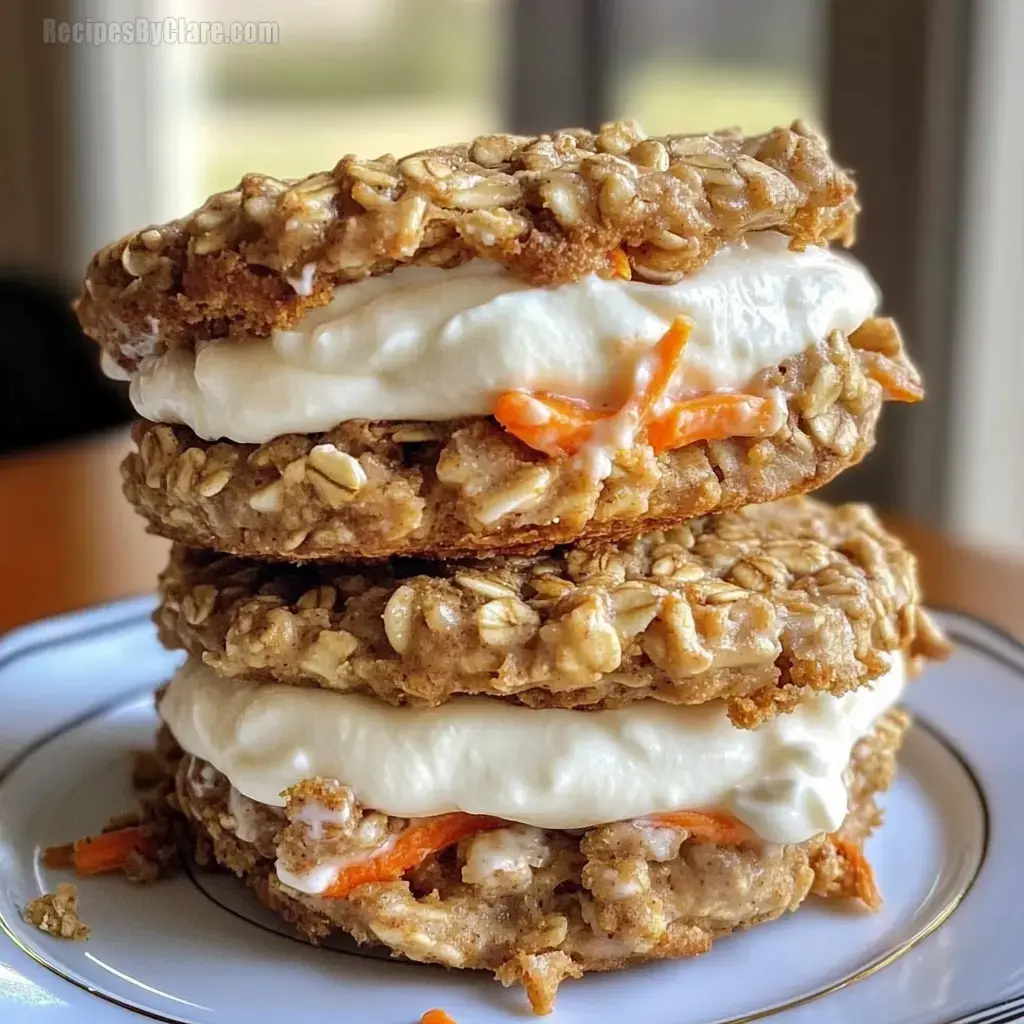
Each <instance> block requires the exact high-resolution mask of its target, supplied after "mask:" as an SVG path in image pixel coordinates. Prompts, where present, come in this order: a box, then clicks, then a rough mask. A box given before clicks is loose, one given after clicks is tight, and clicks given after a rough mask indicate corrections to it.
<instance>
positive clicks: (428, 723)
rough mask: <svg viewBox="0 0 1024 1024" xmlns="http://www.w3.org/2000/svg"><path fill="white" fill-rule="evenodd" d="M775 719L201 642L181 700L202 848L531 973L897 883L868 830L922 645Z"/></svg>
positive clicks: (179, 722) (703, 945)
mask: <svg viewBox="0 0 1024 1024" xmlns="http://www.w3.org/2000/svg"><path fill="white" fill-rule="evenodd" d="M885 660H886V663H887V664H886V668H885V671H884V672H883V673H882V674H881V675H879V676H878V677H877V678H876V679H874V680H873V682H872V683H871V684H870V685H867V686H861V687H859V688H857V689H854V690H852V691H850V692H848V693H846V694H844V695H842V696H839V697H837V696H833V695H832V694H829V693H817V694H810V695H806V696H804V697H803V699H802V700H801V701H800V702H799V704H798V706H796V707H795V708H794V709H793V710H792V711H791V712H790V713H789V714H784V715H777V716H776V717H774V718H772V719H770V720H767V721H764V722H762V723H761V725H760V726H759V727H758V728H756V729H740V728H737V727H736V726H735V725H734V724H733V723H732V722H730V720H729V717H728V715H727V714H726V708H725V707H724V705H723V703H722V702H721V701H717V700H712V701H708V702H706V703H704V704H701V705H699V706H681V705H674V704H669V703H666V702H664V701H658V700H644V701H635V702H633V703H630V704H628V705H626V706H624V707H620V708H609V709H599V710H590V711H580V710H574V709H565V708H534V707H526V706H523V705H521V704H517V703H514V702H509V701H506V700H501V699H497V698H495V697H493V696H466V695H461V696H456V697H454V698H453V699H452V700H450V701H448V702H447V703H445V704H442V705H440V706H438V707H416V706H410V705H404V706H393V705H390V704H388V703H386V702H385V701H382V700H379V699H378V698H377V697H376V696H373V695H369V694H366V693H360V692H350V693H344V692H338V691H335V690H330V689H325V688H322V687H319V686H290V685H287V684H282V683H273V682H263V681H261V680H260V679H259V678H258V676H257V675H254V676H253V677H250V678H246V677H242V676H239V677H233V678H227V677H223V676H218V674H217V672H216V671H215V669H214V668H213V667H211V666H210V665H209V664H204V662H203V661H202V660H200V659H199V658H198V657H193V658H191V659H189V660H188V661H187V662H186V663H185V665H184V666H183V667H182V668H181V669H180V670H179V672H178V673H177V674H176V675H175V676H174V678H173V679H172V680H171V681H170V683H169V684H168V686H167V688H166V690H165V691H164V693H163V695H162V697H161V699H160V702H159V712H160V715H161V717H162V719H163V721H164V723H165V725H166V728H167V729H168V730H169V733H170V735H171V736H172V737H173V739H174V741H175V743H165V744H164V747H165V749H170V750H171V756H170V760H169V763H168V765H167V771H168V773H170V774H173V775H174V777H175V794H176V807H177V808H178V809H179V810H180V812H181V814H182V815H183V816H184V818H185V823H186V826H187V829H188V831H189V832H190V833H191V835H192V837H193V840H194V842H195V844H196V850H197V855H198V858H199V860H200V862H201V863H206V864H211V863H213V864H219V865H222V866H224V867H226V868H228V869H229V870H231V871H233V872H234V873H235V874H237V875H239V876H240V877H241V878H242V879H244V880H245V882H247V883H248V884H249V885H250V886H252V887H253V889H254V890H255V892H256V893H257V895H258V896H259V898H260V899H261V900H262V901H263V902H264V903H266V904H267V905H268V906H269V907H271V908H272V909H274V910H276V911H277V912H279V913H280V914H282V915H283V916H284V917H285V918H286V919H287V920H288V921H289V922H291V923H292V924H293V925H295V926H296V927H297V928H298V929H299V931H300V932H301V933H302V934H303V935H304V936H305V937H307V938H308V939H310V940H311V941H314V942H316V941H320V940H322V939H324V938H325V937H327V936H329V935H330V934H331V933H332V932H343V933H346V934H348V935H350V936H352V937H354V938H355V939H356V940H357V941H358V942H360V943H371V944H374V945H378V946H380V945H383V946H385V947H386V948H388V949H390V950H391V951H392V952H393V953H394V954H396V955H401V956H404V957H407V958H409V959H412V960H417V961H422V962H429V963H439V964H444V965H446V966H448V967H453V968H464V969H484V970H489V971H493V972H494V973H495V975H496V976H497V978H498V979H499V980H500V981H502V982H504V983H505V984H511V983H514V982H521V983H522V984H523V985H525V987H526V990H527V993H528V995H529V998H530V1002H531V1004H532V1006H533V1008H534V1010H535V1011H536V1012H538V1013H546V1012H548V1011H549V1010H550V1009H551V1005H552V1001H553V998H554V995H555V990H556V988H557V986H558V984H559V982H560V981H561V980H562V979H563V978H567V977H570V978H574V977H579V976H580V975H581V974H583V973H584V972H586V971H606V970H615V969H619V968H623V967H627V966H630V965H633V964H637V963H642V962H644V961H648V960H655V959H666V958H678V957H690V956H694V955H697V954H700V953H703V952H705V951H707V950H708V949H709V948H710V946H711V943H712V941H713V940H716V939H718V938H720V937H722V936H725V935H728V934H729V933H730V932H732V931H735V930H737V929H742V928H747V927H750V926H752V925H756V924H760V923H762V922H765V921H770V920H772V919H773V918H776V917H778V916H780V915H781V914H783V913H784V912H786V911H788V910H795V909H796V908H797V907H799V906H800V905H801V904H802V903H803V901H804V900H805V899H806V898H807V897H808V896H809V895H811V894H816V895H819V896H826V897H830V896H845V897H853V898H855V899H858V900H860V901H862V902H863V903H864V904H866V905H867V906H868V907H876V906H877V905H878V904H879V902H880V895H879V891H878V889H877V887H876V885H875V883H874V880H873V877H872V872H871V868H870V866H869V863H868V860H867V859H866V857H865V854H864V852H863V843H864V841H865V839H866V838H867V837H868V835H869V834H870V833H871V832H872V831H873V829H874V828H875V827H876V826H877V825H878V824H879V822H880V814H879V810H878V807H877V805H876V802H875V798H876V795H877V794H878V793H879V792H881V791H882V790H884V789H885V788H886V787H887V786H888V785H889V783H890V781H891V779H892V777H893V773H894V770H895V759H896V753H897V750H898V748H899V745H900V741H901V739H902V736H903V734H904V731H905V729H906V728H907V725H908V718H907V715H906V714H905V713H904V712H902V711H901V710H900V709H899V708H898V707H897V702H898V700H899V698H900V695H901V693H902V690H903V687H904V683H905V680H906V678H907V674H908V669H909V668H910V667H911V666H910V659H908V657H907V656H906V655H905V654H904V653H903V652H901V651H895V652H894V653H892V654H891V655H888V656H886V657H885Z"/></svg>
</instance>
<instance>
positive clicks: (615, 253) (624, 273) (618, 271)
mask: <svg viewBox="0 0 1024 1024" xmlns="http://www.w3.org/2000/svg"><path fill="white" fill-rule="evenodd" d="M608 258H609V259H610V260H611V263H612V271H613V273H614V275H615V276H616V277H621V278H622V280H623V281H631V280H632V279H633V270H632V268H631V267H630V265H629V257H628V256H627V255H626V254H625V253H624V252H623V251H622V250H621V249H612V251H611V252H610V253H608Z"/></svg>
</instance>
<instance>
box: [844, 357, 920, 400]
mask: <svg viewBox="0 0 1024 1024" xmlns="http://www.w3.org/2000/svg"><path fill="white" fill-rule="evenodd" d="M860 356H861V365H862V366H863V367H864V372H865V374H866V375H867V376H868V377H869V378H870V379H871V380H873V381H877V382H878V383H879V384H881V385H882V393H883V394H884V395H885V397H886V398H888V399H889V401H890V402H920V401H921V399H923V398H924V388H923V387H922V386H921V382H920V381H919V380H918V379H917V376H916V375H915V374H914V372H913V371H912V370H910V369H909V368H908V367H905V366H901V365H900V364H899V363H895V362H893V361H892V360H891V359H886V358H885V357H884V356H881V355H880V354H879V353H877V352H862V353H860Z"/></svg>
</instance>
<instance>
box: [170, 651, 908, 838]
mask: <svg viewBox="0 0 1024 1024" xmlns="http://www.w3.org/2000/svg"><path fill="white" fill-rule="evenodd" d="M903 684H904V666H903V661H902V658H899V659H897V660H896V661H894V663H893V667H892V669H891V670H890V671H889V672H888V673H887V675H885V676H884V677H883V678H881V679H879V680H877V681H876V682H875V683H874V684H872V685H870V686H863V687H860V688H859V689H857V690H854V691H852V692H851V693H848V694H846V695H845V696H843V697H838V698H837V697H832V696H830V695H828V694H820V695H815V696H812V697H809V698H807V699H806V700H805V701H804V702H803V703H802V704H801V705H800V707H799V708H798V709H797V710H796V711H794V712H793V713H792V714H788V715H780V716H778V717H777V718H774V719H771V720H770V721H767V722H765V723H763V724H762V725H761V726H760V727H759V728H757V729H753V730H744V729H737V728H735V727H734V726H733V725H732V724H731V723H730V722H729V720H728V718H727V717H726V714H725V709H724V707H723V706H722V705H721V704H720V703H717V702H715V703H710V704H705V705H700V706H695V707H681V706H675V705H671V704H665V703H663V702H660V701H638V702H636V703H633V704H631V705H629V706H628V707H625V708H621V709H617V710H612V711H591V712H579V711H567V710H554V709H552V710H538V709H534V708H526V707H521V706H518V705H514V704H508V703H505V702H503V701H498V700H494V699H493V698H487V697H462V698H457V699H455V700H452V701H449V702H448V703H446V704H443V705H441V706H440V707H437V708H411V707H392V706H390V705H388V704H384V703H383V702H381V701H379V700H377V699H375V698H373V697H369V696H365V695H363V694H354V693H337V692H334V691H330V690H321V689H313V688H309V689H305V688H298V687H294V686H286V685H280V684H264V685H256V684H253V683H249V682H246V681H245V680H241V679H226V678H220V677H218V676H217V674H216V673H215V672H214V671H213V670H212V669H211V668H209V667H207V666H205V665H203V664H202V663H201V662H199V661H195V660H193V661H189V662H187V663H186V664H185V665H184V666H183V667H182V668H181V669H180V670H179V672H178V673H177V675H175V677H174V678H173V679H172V680H171V683H170V685H169V686H168V688H167V692H166V694H165V695H164V697H163V699H162V701H161V703H160V714H161V716H162V717H163V719H164V721H165V722H166V723H167V725H168V726H169V728H170V730H171V732H172V733H173V734H174V736H175V737H176V739H177V740H178V742H179V743H180V744H181V746H182V747H183V748H184V749H185V750H186V751H188V752H189V753H191V754H194V755H195V756H197V757H199V758H202V759H203V760H205V761H209V762H211V763H212V764H213V765H214V766H215V767H216V768H217V769H218V770H219V771H221V772H223V773H224V774H225V775H226V776H227V777H228V778H229V779H230V780H231V782H232V784H233V785H234V786H235V787H236V788H237V789H238V790H240V791H241V793H243V794H244V795H245V796H247V797H250V798H251V799H253V800H257V801H259V802H261V803H265V804H272V805H276V806H281V805H282V804H283V799H282V796H281V794H282V792H283V791H284V790H285V789H287V788H288V787H290V786H293V785H295V784H296V783H298V782H300V781H301V780H302V779H306V778H312V777H317V776H319V777H322V778H327V779H337V780H340V781H341V782H343V783H344V784H345V785H347V786H349V787H350V788H351V789H352V791H353V793H354V795H355V797H356V799H357V800H358V801H359V802H360V803H362V804H363V805H364V806H366V807H369V808H373V809H374V810H378V811H382V812H384V813H386V814H391V815H395V816H399V817H408V818H419V817H428V816H430V815H435V814H443V813H447V812H450V811H467V812H469V813H472V814H489V815H495V816H497V817H500V818H505V819H507V820H509V821H513V822H520V823H523V824H527V825H535V826H537V827H538V828H549V829H573V828H586V827H589V826H593V825H597V824H602V823H607V822H612V821H619V820H623V819H631V818H642V817H645V816H647V815H650V814H656V813H658V812H662V811H674V810H692V809H700V808H709V807H716V808H724V809H726V810H729V811H731V812H732V813H733V814H735V815H736V817H738V818H739V819H740V820H741V821H743V822H745V823H746V824H747V825H749V826H750V827H751V828H752V829H753V830H754V831H755V832H756V833H757V834H758V835H760V836H762V837H763V838H764V839H766V840H768V841H770V842H778V843H799V842H803V841H804V840H806V839H809V838H810V837H811V836H813V835H817V834H818V833H821V832H832V831H834V830H835V829H837V828H838V827H839V825H840V824H841V822H842V820H843V818H844V817H845V816H846V811H847V791H846V785H845V781H844V773H845V771H846V768H847V764H848V762H849V759H850V752H851V750H852V749H853V745H854V743H855V742H856V741H857V739H858V738H859V737H861V736H863V735H864V734H865V733H867V732H868V731H870V729H871V727H872V724H873V723H874V721H875V719H876V718H877V717H878V716H879V715H880V714H881V713H882V712H883V711H884V710H885V709H886V708H888V707H890V706H891V705H892V704H894V703H895V702H896V700H897V699H898V698H899V695H900V692H901V690H902V688H903Z"/></svg>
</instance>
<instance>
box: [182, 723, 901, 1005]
mask: <svg viewBox="0 0 1024 1024" xmlns="http://www.w3.org/2000/svg"><path fill="white" fill-rule="evenodd" d="M908 722H909V719H908V717H907V715H906V714H905V713H904V712H902V711H900V710H892V711H889V712H887V713H885V714H884V715H883V716H882V718H881V719H879V721H878V722H877V723H876V726H875V728H874V730H873V731H872V732H871V733H870V734H869V735H867V736H865V737H864V738H862V739H861V740H860V741H859V742H858V743H857V744H856V746H855V748H854V750H853V754H852V758H851V762H850V767H849V770H848V773H847V784H848V789H849V793H850V803H849V812H848V814H847V817H846V819H845V821H844V822H843V824H842V826H841V827H840V829H839V830H838V831H837V832H835V833H833V834H831V835H818V836H815V837H814V838H812V839H810V840H808V841H807V842H804V843H799V844H791V845H782V844H773V843H766V842H763V841H761V840H760V839H758V838H757V837H755V836H753V835H752V834H745V835H744V834H737V835H736V836H735V837H734V838H733V839H732V840H729V839H727V838H721V837H720V838H721V841H717V842H716V841H710V840H709V839H708V837H707V836H705V835H702V834H701V832H700V830H699V829H696V830H687V829H686V828H682V827H673V826H671V825H665V824H663V823H661V822H659V821H658V820H655V819H652V818H646V819H636V820H632V821H620V822H614V823H611V824H608V825H603V826H598V827H594V828H589V829H581V830H575V831H571V832H567V831H556V830H544V829H539V828H534V827H531V826H525V825H519V824H515V823H512V822H505V821H501V820H499V819H486V820H479V819H481V817H482V816H472V815H442V816H440V818H439V819H421V820H420V821H419V822H416V823H412V824H413V825H415V829H411V828H410V822H409V821H407V820H406V819H400V818H394V817H389V816H387V815H384V814H381V813H379V812H375V811H372V810H368V809H363V808H361V807H360V806H359V805H358V804H357V803H356V802H355V800H354V798H353V796H352V794H351V792H350V791H349V790H348V789H347V787H345V786H343V785H341V784H340V783H337V782H334V781H331V780H323V779H316V780H306V781H304V782H302V783H300V784H299V785H297V786H295V787H293V788H292V789H291V790H289V791H288V793H287V803H286V806H285V807H284V808H278V807H271V806H268V805H264V804H259V803H255V802H254V801H252V800H249V799H248V798H246V797H244V796H243V795H242V794H240V793H239V792H238V791H237V790H235V789H234V788H233V787H232V786H231V783H230V781H229V780H228V779H227V778H226V777H225V776H224V775H222V774H221V773H220V772H218V771H217V770H216V769H215V768H213V766H212V765H210V764H208V763H206V762H203V761H200V760H198V759H196V758H193V757H192V756H190V755H182V757H181V759H180V761H179V763H178V765H177V769H176V785H175V797H174V800H175V803H176V805H177V807H178V808H179V809H180V811H181V812H182V814H183V815H184V818H185V820H186V823H187V827H188V829H189V831H190V833H191V836H192V839H193V842H194V843H195V848H196V856H197V860H198V861H199V862H200V864H203V865H206V866H209V867H216V866H221V867H225V868H228V869H229V870H231V871H233V872H234V873H235V874H237V875H238V876H240V877H241V878H242V879H243V880H244V881H245V882H246V883H247V884H248V885H250V886H251V887H252V888H253V889H254V891H255V892H256V894H257V896H258V897H259V898H260V900H261V901H262V902H263V903H265V904H266V905H267V906H268V907H270V908H271V909H273V910H275V911H277V912H278V913H280V914H281V915H282V916H284V917H285V918H286V919H287V920H288V921H289V922H291V923H292V924H294V925H295V927H296V928H297V930H298V931H299V933H300V934H301V935H302V936H303V937H304V938H306V939H308V940H309V941H310V942H313V943H316V942H319V941H322V940H323V939H325V938H326V937H328V936H329V935H330V934H331V933H333V932H343V933H347V934H348V935H350V936H352V937H353V938H354V939H355V940H356V941H357V942H359V943H370V944H374V945H378V946H379V945H383V946H385V947H387V948H389V949H390V950H391V952H392V953H393V954H394V955H396V956H401V957H405V958H408V959H410V960H415V961H419V962H423V963H438V964H443V965H445V966H447V967H455V968H465V969H481V970H489V971H492V972H494V974H495V976H496V978H497V979H498V980H499V981H501V982H502V983H503V984H504V985H511V984H513V983H519V984H522V985H523V986H524V988H525V990H526V993H527V996H528V998H529V1001H530V1005H531V1007H532V1009H533V1010H534V1012H535V1013H538V1014H544V1013H548V1012H549V1011H550V1010H551V1008H552V1006H553V1003H554V997H555V993H556V990H557V988H558V985H559V984H560V983H561V981H562V980H564V979H565V978H578V977H580V976H581V975H582V974H583V973H584V972H586V971H609V970H617V969H619V968H623V967H627V966H630V965H632V964H637V963H641V962H644V961H647V960H657V959H668V958H680V957H690V956H695V955H698V954H700V953H703V952H706V951H707V950H708V949H709V948H710V947H711V944H712V941H713V940H715V939H717V938H720V937H722V936H725V935H728V934H729V933H730V932H733V931H735V930H737V929H742V928H748V927H751V926H753V925H755V924H759V923H761V922H765V921H770V920H772V919H774V918H777V917H779V916H780V915H781V914H783V913H785V912H786V911H788V910H795V909H796V908H797V907H798V906H799V905H800V904H801V903H802V902H803V901H804V900H805V899H806V898H807V897H808V895H810V894H815V895H819V896H825V897H841V896H846V897H853V898H856V899H859V900H860V901H861V902H862V903H864V904H865V905H867V906H869V907H874V906H876V905H877V904H878V902H879V901H880V898H879V896H878V892H877V890H876V889H875V887H874V882H873V879H872V877H871V870H870V867H869V866H868V864H867V861H866V860H865V859H864V856H863V854H862V852H861V850H862V845H863V842H864V840H865V839H866V838H867V836H868V835H869V834H870V833H871V832H872V831H873V829H874V828H875V827H876V826H877V825H878V824H879V822H880V812H879V810H878V808H877V806H876V803H875V795H876V794H877V793H879V792H880V791H882V790H884V789H885V788H887V786H888V785H889V783H890V782H891V780H892V777H893V774H894V771H895V760H896V752H897V750H898V748H899V745H900V742H901V740H902V737H903V734H904V732H905V730H906V728H907V725H908ZM668 817H671V816H668ZM455 818H460V819H470V818H475V819H478V820H475V821H473V822H470V824H469V827H465V825H464V824H463V825H461V826H460V827H459V828H457V829H454V830H452V831H451V832H450V834H449V835H448V836H447V841H445V842H444V843H443V844H442V846H441V848H439V849H436V850H435V852H432V853H430V854H428V855H427V856H426V857H425V858H423V859H421V860H419V861H418V862H417V863H415V864H414V865H411V866H409V867H408V869H407V870H406V871H405V872H404V874H403V875H402V877H400V878H399V879H398V880H383V879H382V878H381V875H382V874H384V872H378V871H375V869H374V867H373V866H374V865H375V864H380V863H382V862H383V861H385V860H388V859H390V860H392V861H394V859H395V858H400V857H401V856H403V855H404V852H403V842H404V839H403V837H404V836H407V835H408V834H410V832H411V831H416V830H419V831H422V828H423V826H424V822H433V823H435V824H434V825H432V826H431V827H443V823H441V824H440V825H438V824H437V823H439V822H441V819H455ZM721 836H722V837H724V836H725V833H722V834H721ZM325 864H329V865H340V867H338V869H337V870H338V872H339V873H338V878H339V879H345V878H347V879H348V881H347V882H346V883H344V884H342V883H341V882H339V881H336V882H335V883H333V884H332V886H331V887H330V888H328V889H327V890H324V892H323V893H322V894H321V895H313V894H310V893H309V892H304V891H301V889H300V888H297V887H296V886H297V885H301V884H302V879H303V877H305V876H308V873H309V872H310V871H315V870H317V869H319V868H322V867H323V866H324V865H325ZM286 880H287V881H286ZM289 883H294V884H289Z"/></svg>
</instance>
